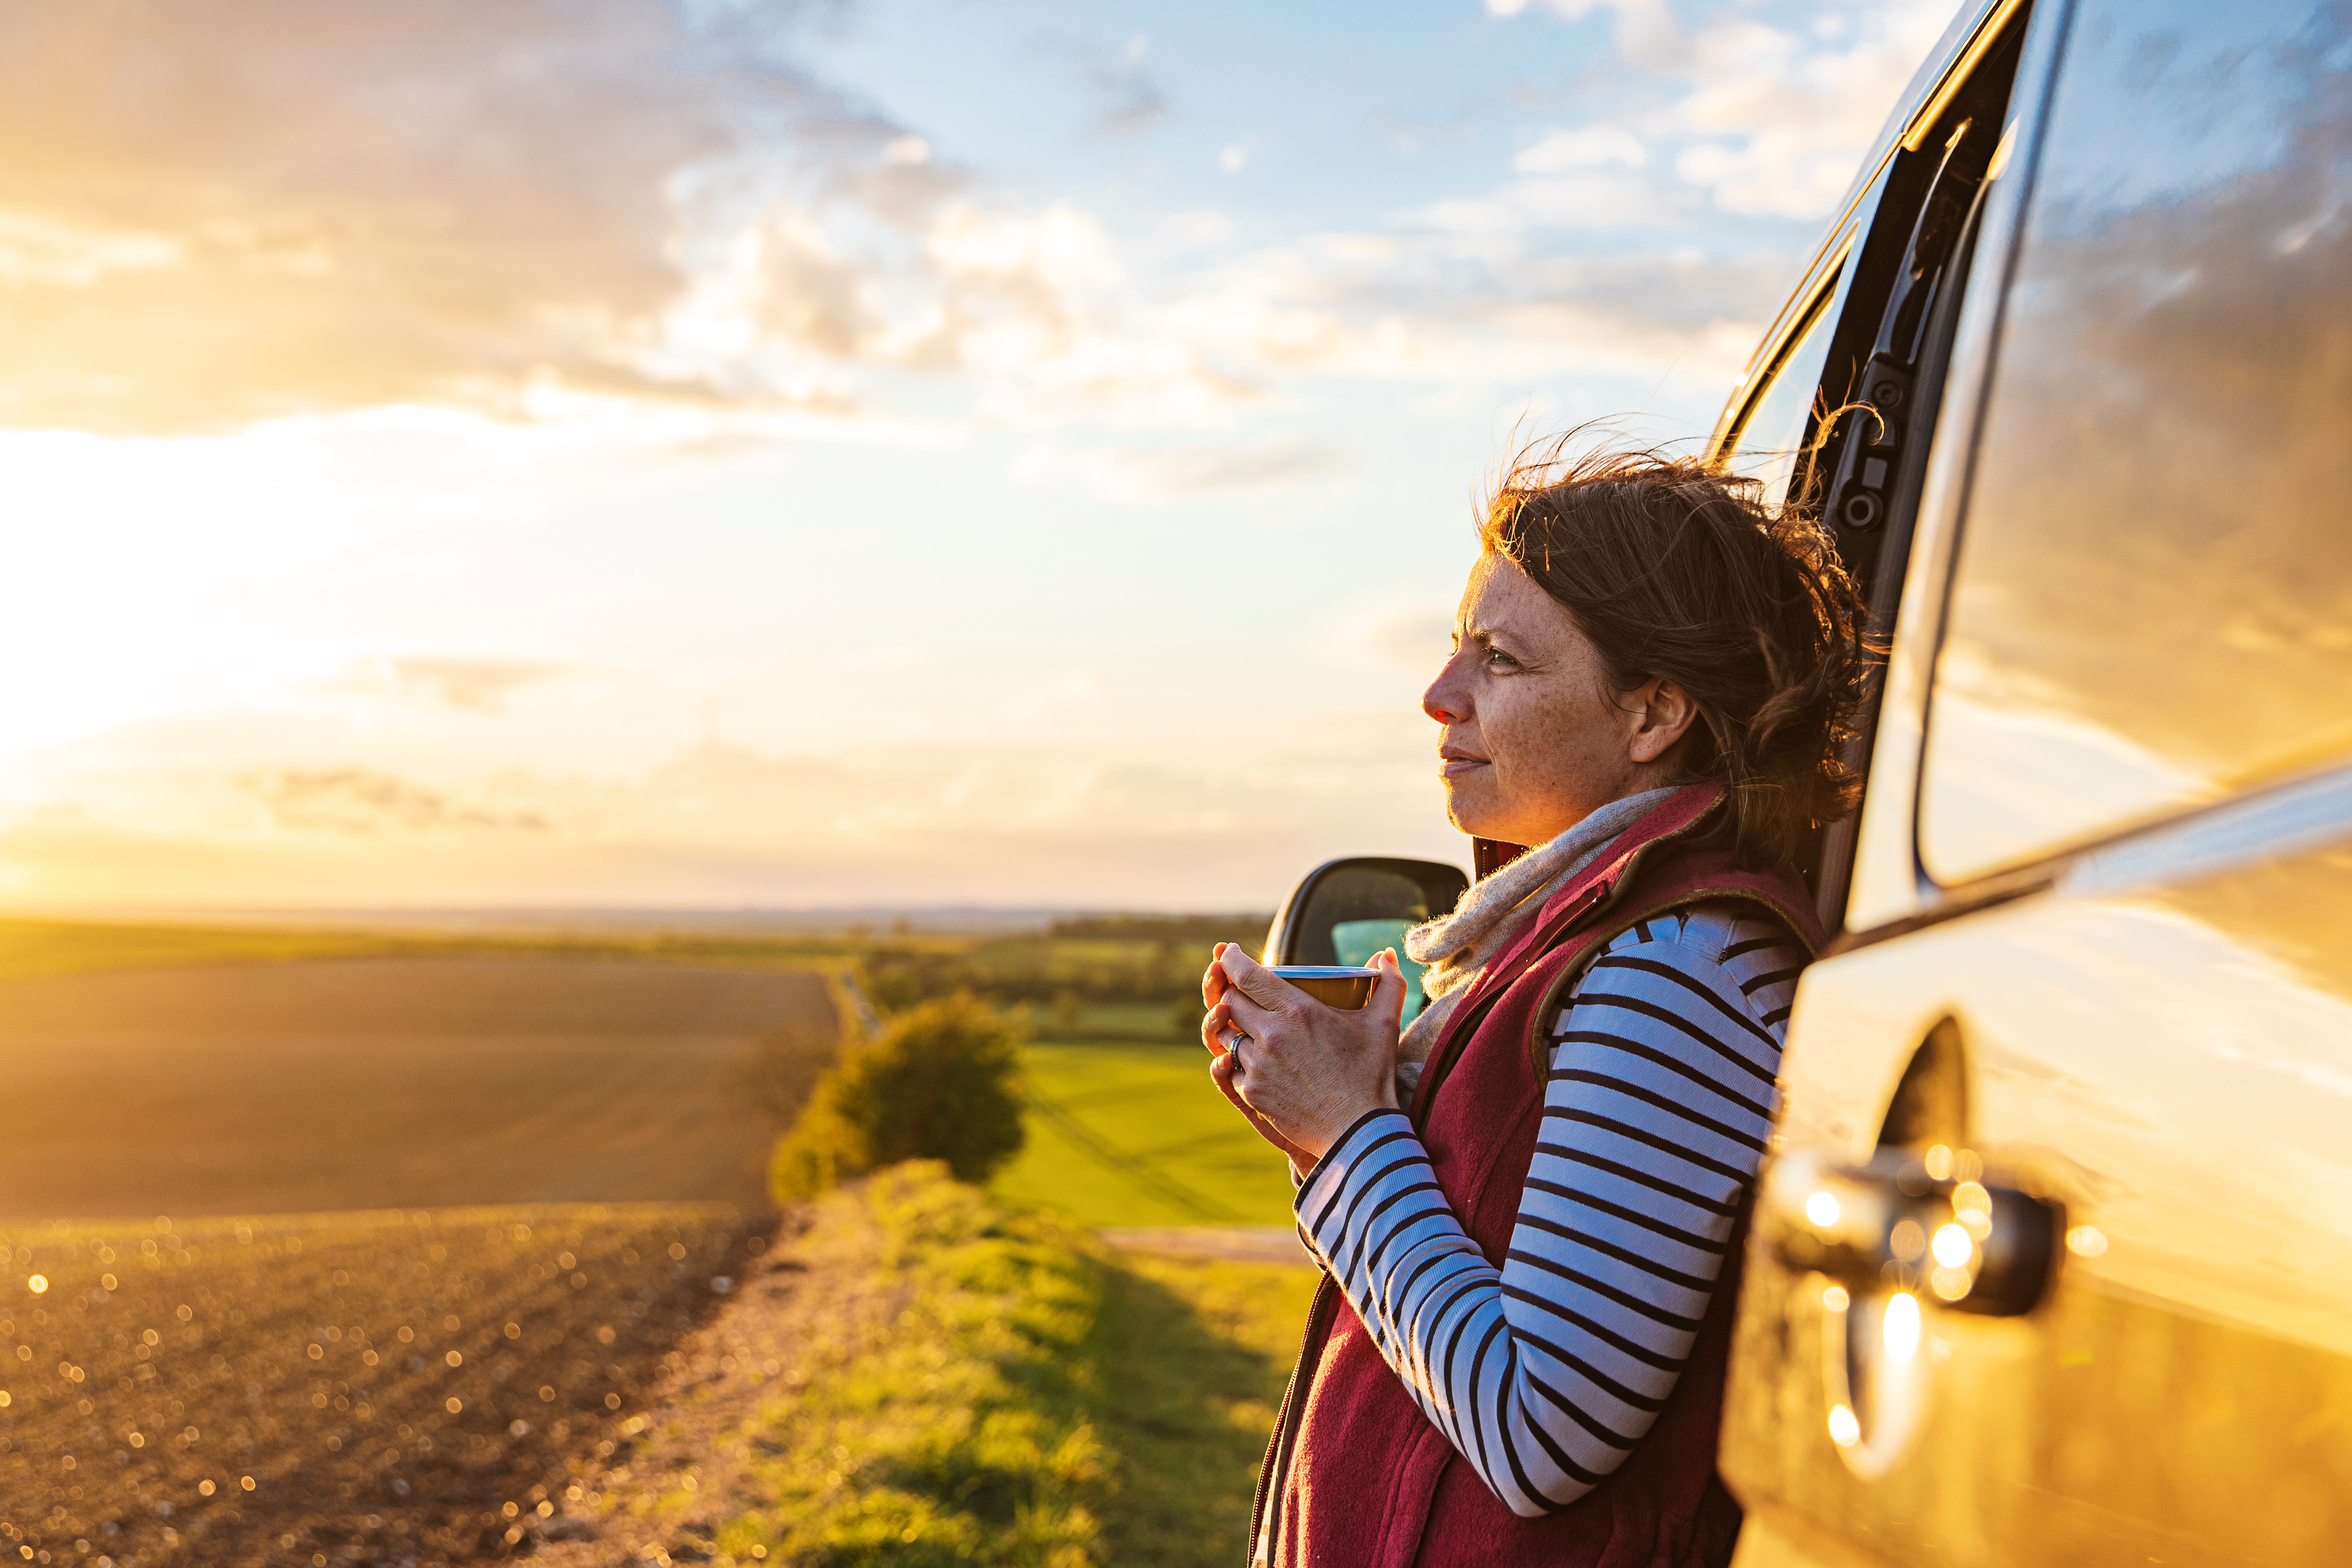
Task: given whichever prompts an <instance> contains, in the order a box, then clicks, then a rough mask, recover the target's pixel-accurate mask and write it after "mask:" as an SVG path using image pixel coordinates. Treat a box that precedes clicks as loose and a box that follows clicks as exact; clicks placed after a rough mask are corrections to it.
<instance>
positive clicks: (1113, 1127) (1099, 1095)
mask: <svg viewBox="0 0 2352 1568" xmlns="http://www.w3.org/2000/svg"><path fill="white" fill-rule="evenodd" d="M1023 1061H1024V1066H1025V1068H1027V1071H1028V1076H1029V1104H1030V1111H1029V1142H1028V1145H1027V1146H1026V1147H1025V1148H1024V1149H1023V1150H1022V1151H1021V1153H1020V1155H1019V1156H1018V1157H1017V1158H1016V1159H1015V1160H1014V1161H1013V1163H1012V1164H1011V1165H1009V1166H1008V1167H1006V1168H1005V1169H1004V1170H1003V1172H1002V1173H999V1174H998V1176H997V1178H996V1180H995V1182H994V1183H993V1184H992V1190H993V1191H994V1192H995V1193H996V1194H997V1195H998V1196H999V1197H1002V1198H1004V1199H1005V1200H1007V1201H1009V1202H1012V1203H1016V1204H1034V1205H1037V1206H1038V1207H1040V1208H1045V1209H1050V1210H1052V1211H1054V1212H1055V1213H1056V1214H1059V1215H1062V1216H1064V1217H1065V1218H1066V1219H1069V1220H1072V1221H1074V1222H1076V1223H1077V1224H1079V1225H1084V1226H1236V1225H1246V1226H1288V1225H1289V1224H1290V1223H1291V1215H1290V1177H1289V1173H1288V1171H1287V1169H1286V1165H1285V1163H1284V1161H1283V1158H1282V1156H1281V1155H1280V1154H1277V1153H1276V1152H1274V1151H1273V1150H1272V1149H1271V1148H1269V1147H1267V1146H1266V1144H1265V1142H1264V1141H1262V1140H1261V1139H1260V1138H1259V1137H1258V1135H1257V1134H1256V1133H1255V1132H1253V1131H1250V1130H1249V1128H1248V1127H1247V1126H1245V1125H1244V1123H1243V1121H1242V1120H1241V1118H1240V1117H1239V1116H1237V1115H1235V1114H1234V1108H1233V1107H1232V1106H1230V1105H1228V1104H1226V1103H1225V1100H1224V1097H1223V1095H1221V1094H1219V1093H1218V1092H1217V1090H1216V1086H1215V1085H1213V1084H1212V1083H1211V1082H1210V1081H1209V1065H1208V1056H1207V1054H1206V1053H1205V1052H1203V1051H1202V1049H1201V1048H1200V1047H1198V1046H1193V1047H1183V1046H1176V1045H1167V1046H1145V1045H1071V1046H1066V1045H1057V1044H1045V1043H1041V1044H1037V1045H1032V1046H1029V1047H1025V1048H1024V1051H1023Z"/></svg>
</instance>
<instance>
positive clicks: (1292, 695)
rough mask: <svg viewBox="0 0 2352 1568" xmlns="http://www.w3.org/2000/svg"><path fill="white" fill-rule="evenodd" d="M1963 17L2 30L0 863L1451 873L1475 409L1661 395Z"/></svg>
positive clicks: (282, 17)
mask: <svg viewBox="0 0 2352 1568" xmlns="http://www.w3.org/2000/svg"><path fill="white" fill-rule="evenodd" d="M1949 11H1950V6H1949V5H1948V4H1937V3H1923V4H1909V5H1895V6H1892V7H1888V6H1875V7H1863V6H1860V5H1843V4H1832V5H1828V6H1820V5H1807V6H1802V7H1799V6H1795V5H1760V6H1756V5H1738V6H1733V5H1727V4H1724V5H1716V4H1706V5H1701V4H1685V5H1674V6H1668V5H1664V4H1662V3H1657V0H1626V3H1622V4H1613V5H1586V4H1583V3H1581V0H1553V3H1552V4H1550V5H1526V4H1524V0H1510V3H1505V0H1488V4H1487V5H1486V9H1485V10H1483V11H1482V10H1480V9H1479V8H1478V7H1477V6H1476V5H1475V4H1458V5H1446V6H1432V7H1423V8H1421V9H1420V10H1419V11H1417V12H1413V13H1411V14H1401V15H1398V16H1388V17H1384V18H1383V19H1382V20H1381V25H1380V26H1378V27H1376V28H1370V27H1367V26H1365V25H1364V22H1363V18H1362V17H1361V16H1360V15H1359V14H1357V13H1354V12H1350V11H1348V10H1345V9H1341V8H1329V9H1313V8H1309V9H1305V10H1301V9H1298V8H1289V9H1288V10H1286V11H1285V12H1283V13H1282V14H1280V15H1276V16H1269V15H1268V14H1266V13H1265V11H1264V10H1263V9H1262V8H1244V7H1228V6H1206V7H1203V6H1185V7H1174V6H1162V5H1131V6H1128V7H1125V8H1123V9H1118V10H1116V11H1104V10H1102V9H1100V8H1098V7H1086V8H1080V7H1075V6H1055V5H1034V6H1024V7H1020V8H1018V9H1017V10H1015V9H1012V8H998V7H981V8H973V7H966V6H950V5H944V4H940V3H935V0H889V3H878V4H873V5H857V4H853V5H844V6H839V7H797V6H787V5H761V4H751V3H748V0H675V3H673V4H661V3H657V0H591V3H590V4H586V5H561V6H559V5H551V4H541V3H534V0H499V3H496V4H481V3H478V0H420V3H415V4H408V3H404V4H402V5H397V6H388V7H387V6H377V7H351V6H316V5H294V4H288V3H285V0H208V3H206V4H201V5H178V6H161V5H131V6H105V7H91V6H62V5H47V6H24V7H16V8H13V9H12V10H11V11H10V13H9V14H8V16H7V18H6V19H5V21H0V136H5V138H6V141H7V144H8V145H9V147H10V149H11V154H12V155H11V156H10V157H9V158H8V159H7V160H5V164H0V426H5V427H0V468H5V472H6V474H7V475H8V481H9V482H8V486H7V495H8V502H7V505H6V507H5V512H0V519H5V521H0V530H5V532H0V539H5V572H0V652H5V660H6V664H7V667H8V668H9V669H10V670H11V671H12V674H13V678H12V679H9V680H8V681H7V682H6V683H5V688H0V899H5V900H7V901H9V902H10V903H13V904H15V905H17V906H22V907H47V908H66V907H109V908H125V907H201V908H215V909H217V908H229V907H236V906H256V907H263V906H266V907H288V906H312V907H374V906H383V905H404V904H405V905H434V906H456V905H475V904H509V905H520V904H530V905H556V906H560V905H568V904H592V903H593V904H606V905H612V904H627V905H635V906H662V905H688V904H726V905H747V904H757V905H779V906H792V905H830V906H843V905H860V906H863V905H906V904H919V903H950V902H958V903H961V902H977V903H988V904H1003V905H1023V906H1031V905H1054V906H1076V905H1103V906H1122V907H1150V906H1162V907H1165V906H1190V907H1201V908H1241V907H1252V906H1254V905H1258V904H1265V903H1268V902H1270V901H1271V900H1272V899H1273V898H1274V897H1276V895H1277V894H1278V893H1279V891H1280V889H1282V888H1283V887H1285V886H1286V885H1287V884H1288V883H1289V881H1290V880H1291V879H1293V878H1294V877H1295V876H1296V875H1297V872H1298V871H1299V870H1300V869H1302V868H1304V867H1306V866H1307V865H1308V864H1311V863H1313V862H1314V861H1316V860H1318V859H1320V858H1324V857H1326V856H1329V855H1333V854H1339V853H1344V852H1385V853H1422V854H1434V855H1437V856H1440V857H1443V858H1454V859H1460V858H1463V847H1462V845H1461V842H1460V840H1459V839H1458V837H1456V836H1455V835H1454V834H1453V833H1452V832H1451V831H1450V830H1448V829H1447V828H1446V827H1445V826H1444V821H1443V819H1442V816H1441V810H1440V802H1439V793H1438V790H1437V788H1436V780H1435V777H1434V773H1433V760H1432V757H1431V754H1430V752H1431V746H1432V736H1431V733H1430V731H1429V726H1428V724H1427V721H1425V720H1423V718H1422V717H1421V715H1420V713H1419V711H1418V707H1417V700H1418V694H1419V691H1420V689H1421V686H1422V684H1423V682H1424V680H1425V679H1427V676H1428V674H1429V673H1430V671H1431V669H1432V668H1433V661H1434V659H1435V658H1437V657H1438V656H1439V655H1440V654H1441V653H1442V650H1443V647H1444V636H1445V633H1444V628H1445V626H1446V624H1447V621H1448V618H1449V617H1450V616H1451V613H1452V606H1453V602H1454V596H1455V595H1456V593H1457V592H1458V589H1459V584H1460V580H1461V576H1462V574H1463V571H1464V569H1465V566H1466V564H1467V563H1468V560H1469V556H1470V552H1471V549H1472V540H1471V534H1470V531H1469V528H1468V511H1469V506H1470V502H1471V500H1472V498H1473V497H1474V495H1475V491H1476V489H1477V487H1478V485H1479V484H1480V482H1481V480H1482V479H1484V478H1485V477H1486V475H1488V474H1489V473H1490V472H1491V471H1492V469H1493V467H1494V465H1495V463H1496V461H1497V459H1498V458H1499V457H1500V456H1501V454H1502V453H1503V452H1504V451H1505V450H1506V449H1507V447H1508V445H1509V444H1510V440H1511V437H1512V434H1513V432H1514V431H1519V432H1522V433H1527V434H1533V433H1536V432H1539V431H1543V430H1548V429H1551V428H1555V427H1558V426H1562V425H1565V424H1568V423H1570V422H1573V421H1576V420H1579V419H1583V418H1590V417H1594V416H1624V423H1623V426H1622V427H1623V428H1624V429H1625V430H1627V431H1628V433H1629V434H1631V435H1633V436H1635V437H1643V438H1666V439H1682V440H1691V439H1695V438H1696V437H1697V436H1698V435H1700V434H1703V433H1704V431H1705V429H1706V426H1707V425H1708V424H1709V423H1710V421H1711V420H1712V417H1713V416H1714V414H1715V412H1716V405H1717V400H1718V399H1719V398H1720V395H1721V394H1722V391H1723V389H1724V387H1725V386H1726V385H1727V384H1728V382H1729V380H1730V378H1731V377H1732V376H1733V374H1735V373H1736V372H1737V371H1738V368H1739V366H1740V363H1742V361H1743V360H1744V358H1745V356H1746V354H1747V353H1748V349H1749V348H1750V347H1752V345H1753V343H1754V341H1755V338H1756V335H1757V333H1758V331H1759V330H1760V328H1761V326H1762V324H1763V322H1764V321H1765V319H1766V318H1767V317H1768V316H1769V314H1770V312H1771V311H1772V310H1774V309H1775V308H1776V307H1777V305H1778V303H1779V301H1780V294H1781V292H1782V290H1783V289H1785V288H1786V287H1787V286H1788V285H1789V283H1790V281H1791V279H1792V278H1793V276H1794V272H1795V268H1796V267H1797V264H1798V262H1799V261H1800V259H1801V256H1802V255H1803V254H1804V253H1805V252H1806V250H1807V249H1808V247H1810V245H1811V242H1812V240H1813V239H1814V238H1815V237H1816V236H1817V234H1818V230H1819V227H1820V225H1821V223H1822V221H1823V220H1824V218H1825V216H1827V208H1828V207H1829V205H1831V204H1832V201H1833V200H1834V199H1835V197H1836V195H1838V194H1839V191H1840V190H1841V189H1842V188H1843V184H1844V183H1845V181H1846V179H1847V178H1848V177H1849V175H1850V174H1851V172H1852V169H1853V164H1854V162H1855V160H1856V158H1857V156H1858V154H1859V153H1860V151H1861V149H1862V147H1863V145H1864V143H1865V142H1867V141H1868V139H1869V137H1870V135H1871V133H1872V132H1874V129H1875V128H1876V125H1877V123H1878V121H1879V120H1880V119H1881V118H1882V117H1883V115H1884V113H1885V110H1886V109H1887V107H1888V104H1889V102H1890V101H1891V100H1892V98H1893V96H1894V94H1895V91H1896V90H1897V89H1898V88H1899V86H1900V84H1901V82H1902V81H1903V79H1905V78H1906V76H1907V75H1908V74H1909V72H1910V70H1911V68H1912V67H1913V66H1914V64H1915V63H1916V60H1917V59H1918V58H1919V57H1920V55H1921V54H1922V53H1923V52H1924V50H1925V48H1926V47H1927V44H1928V42H1929V41H1930V40H1931V39H1932V38H1933V37H1934V36H1935V35H1936V33H1937V30H1938V29H1939V28H1940V27H1941V26H1942V25H1943V23H1944V21H1945V20H1946V18H1947V16H1948V13H1949Z"/></svg>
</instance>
